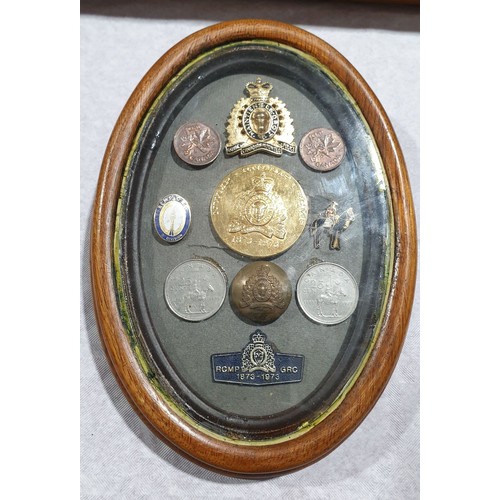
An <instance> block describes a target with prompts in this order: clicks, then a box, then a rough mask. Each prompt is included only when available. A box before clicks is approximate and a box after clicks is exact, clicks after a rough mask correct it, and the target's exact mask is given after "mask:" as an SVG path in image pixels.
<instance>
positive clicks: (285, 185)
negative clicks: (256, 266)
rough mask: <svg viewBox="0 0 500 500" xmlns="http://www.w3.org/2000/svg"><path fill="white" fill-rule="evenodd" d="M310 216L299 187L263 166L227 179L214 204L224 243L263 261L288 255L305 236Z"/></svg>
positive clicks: (236, 172)
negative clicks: (308, 216) (302, 235)
mask: <svg viewBox="0 0 500 500" xmlns="http://www.w3.org/2000/svg"><path fill="white" fill-rule="evenodd" d="M307 211H308V208H307V198H306V195H305V194H304V191H303V190H302V188H301V187H300V184H299V183H298V182H297V181H296V180H295V179H294V178H293V177H292V176H291V175H290V174H289V173H288V172H285V171H284V170H282V169H281V168H278V167H275V166H274V165H263V164H253V165H246V166H244V167H240V168H237V169H236V170H233V171H232V172H231V173H230V174H228V175H226V177H224V179H222V181H221V182H220V183H219V185H218V186H217V187H216V189H215V192H214V194H213V196H212V202H211V204H210V216H211V219H212V225H213V227H214V229H215V231H216V233H217V234H218V236H219V237H220V239H221V240H222V241H223V242H224V243H225V244H226V245H227V246H228V247H229V248H231V249H232V250H234V251H235V252H238V253H239V254H241V255H246V256H248V257H260V258H262V257H271V256H273V255H278V254H280V253H282V252H284V251H285V250H288V249H289V248H290V247H291V246H292V245H293V244H294V243H295V242H296V241H297V240H298V239H299V237H300V235H301V234H302V232H303V231H304V228H305V226H306V222H307V213H308V212H307Z"/></svg>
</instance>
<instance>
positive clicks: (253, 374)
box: [212, 330, 304, 385]
mask: <svg viewBox="0 0 500 500" xmlns="http://www.w3.org/2000/svg"><path fill="white" fill-rule="evenodd" d="M303 368H304V356H302V355H298V354H282V353H279V352H276V350H275V347H273V345H272V344H271V343H269V342H268V341H267V336H266V334H265V333H264V332H262V330H255V332H254V333H252V335H250V342H248V344H247V345H246V346H245V347H244V349H243V350H242V351H241V352H229V353H226V354H213V355H212V374H213V379H214V382H224V383H226V384H240V385H272V384H290V383H293V382H301V381H302V371H303Z"/></svg>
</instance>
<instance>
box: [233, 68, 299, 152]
mask: <svg viewBox="0 0 500 500" xmlns="http://www.w3.org/2000/svg"><path fill="white" fill-rule="evenodd" d="M272 88H273V86H272V85H271V84H270V83H269V82H262V80H261V79H260V78H257V79H256V80H255V82H249V83H247V84H246V89H247V91H248V94H249V97H243V98H241V99H240V100H239V101H238V102H237V103H236V104H235V105H234V107H233V109H232V111H231V114H230V115H229V120H228V126H227V128H226V131H227V141H226V153H227V154H228V155H229V156H233V155H236V154H238V153H239V154H240V155H241V156H250V155H252V154H254V153H258V152H259V151H263V152H266V153H270V154H272V155H275V156H281V154H282V153H283V151H286V152H287V153H290V154H295V153H296V152H297V145H296V144H295V142H293V132H294V128H293V126H292V121H293V120H292V119H291V118H290V113H289V112H288V110H287V109H286V107H285V104H284V103H283V102H282V101H281V100H280V99H278V98H276V97H269V93H270V92H271V90H272Z"/></svg>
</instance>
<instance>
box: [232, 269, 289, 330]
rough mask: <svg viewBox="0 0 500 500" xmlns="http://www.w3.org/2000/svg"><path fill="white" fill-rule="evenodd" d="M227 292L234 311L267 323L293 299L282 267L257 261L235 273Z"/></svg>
mask: <svg viewBox="0 0 500 500" xmlns="http://www.w3.org/2000/svg"><path fill="white" fill-rule="evenodd" d="M229 294H230V295H229V298H230V302H231V306H232V307H233V309H234V310H235V312H236V313H237V314H239V315H240V316H242V317H244V318H247V319H249V320H250V321H253V322H254V323H259V324H267V323H272V322H273V321H276V320H277V319H278V318H279V317H280V316H281V315H282V314H283V313H284V312H285V311H286V309H287V307H288V305H289V304H290V300H291V299H292V285H291V283H290V280H289V279H288V277H287V275H286V273H285V271H283V269H281V267H279V266H277V265H276V264H273V263H272V262H266V261H258V262H252V263H251V264H247V265H246V266H245V267H244V268H243V269H241V270H240V271H239V272H238V273H237V274H236V276H235V277H234V279H233V282H232V284H231V290H230V292H229Z"/></svg>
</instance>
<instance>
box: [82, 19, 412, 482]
mask: <svg viewBox="0 0 500 500" xmlns="http://www.w3.org/2000/svg"><path fill="white" fill-rule="evenodd" d="M251 39H268V40H272V41H274V42H279V43H283V44H286V45H289V46H291V47H294V48H297V49H299V50H301V51H303V52H305V53H308V54H310V55H312V56H313V57H315V58H316V59H318V60H319V62H321V63H322V64H324V65H325V66H326V67H328V68H329V69H330V70H331V71H332V72H333V73H334V74H335V75H336V76H337V77H338V78H339V80H340V81H341V82H342V83H343V84H344V85H345V87H346V88H347V90H348V91H349V93H350V94H351V95H352V96H353V98H354V99H355V100H356V102H357V104H358V106H359V107H360V109H361V111H362V113H363V114H364V116H365V118H366V120H367V122H368V125H369V126H370V128H371V130H372V131H373V134H374V137H375V141H376V143H377V145H378V148H379V150H380V154H381V157H382V160H383V163H384V165H385V169H386V174H387V178H388V181H389V185H390V190H391V196H392V203H393V210H394V223H395V254H396V255H395V260H394V269H393V280H392V289H391V292H390V296H389V301H388V304H387V311H386V315H385V320H384V322H383V325H382V328H381V331H380V335H379V338H378V340H377V343H376V345H375V347H374V349H373V352H372V354H371V356H370V358H369V359H368V361H367V364H366V366H365V368H364V370H363V371H362V373H361V374H360V376H359V378H358V380H357V381H356V383H355V384H354V386H353V387H352V389H351V390H350V391H349V393H348V394H347V395H346V397H345V400H344V402H343V403H342V404H341V405H340V407H339V408H338V409H337V410H336V411H334V412H332V414H330V415H329V416H328V417H327V418H325V419H324V420H323V421H322V422H321V423H319V424H318V425H316V426H315V427H313V428H312V429H311V430H310V431H309V432H307V433H306V434H304V435H302V436H300V437H297V438H295V439H293V440H290V441H287V442H282V443H278V444H273V445H267V446H266V445H264V446H255V447H250V446H244V445H241V446H240V445H235V444H232V443H227V442H224V441H221V440H219V439H216V438H213V437H211V436H209V435H208V434H206V433H204V432H202V431H200V430H198V429H196V428H194V427H192V426H191V425H189V424H188V423H187V422H186V421H185V420H184V419H182V418H180V417H179V416H178V415H177V414H176V413H175V412H174V411H172V409H171V408H170V407H169V406H168V405H167V404H166V403H165V401H164V400H163V398H162V397H161V396H160V395H159V394H158V393H157V392H156V391H155V390H154V388H152V387H151V385H150V384H149V381H148V379H147V377H146V376H145V375H144V373H143V372H142V370H141V368H140V367H139V366H138V364H137V362H136V359H135V357H134V354H133V352H132V350H131V348H130V345H129V340H128V337H127V334H126V333H125V331H124V329H123V326H122V322H121V318H120V313H119V309H118V304H117V300H116V295H115V294H116V291H115V282H114V273H113V238H114V229H115V217H116V206H117V201H118V197H119V193H120V187H121V182H122V175H123V171H124V168H125V164H126V161H127V158H128V154H129V151H130V149H131V147H132V143H133V140H134V137H135V134H136V132H137V130H138V127H139V125H140V123H141V120H142V118H143V117H144V115H145V113H146V112H147V110H148V109H149V107H150V106H151V105H152V103H153V101H154V99H155V98H156V97H157V95H158V94H159V92H160V91H161V89H162V88H163V86H164V85H165V84H166V83H167V82H168V81H169V80H170V79H171V78H172V77H173V76H174V75H175V74H176V73H177V72H178V71H179V70H180V69H182V67H183V66H184V65H185V64H186V63H187V62H189V61H191V60H192V59H193V58H195V57H196V56H198V55H200V54H202V53H204V52H206V51H207V50H210V49H212V48H215V47H217V46H220V45H223V44H226V43H229V42H235V41H240V40H251ZM416 241H417V240H416V225H415V215H414V211H413V202H412V196H411V191H410V186H409V181H408V176H407V172H406V167H405V163H404V158H403V154H402V152H401V149H400V146H399V144H398V141H397V138H396V135H395V133H394V130H393V128H392V126H391V124H390V121H389V119H388V117H387V115H386V113H385V111H384V109H383V108H382V106H381V104H380V103H379V101H378V99H377V98H376V97H375V95H374V94H373V92H372V90H371V89H370V88H369V86H368V85H367V83H366V82H365V81H364V80H363V79H362V77H361V76H360V75H359V73H358V72H357V71H356V70H355V69H354V68H353V66H352V65H351V64H350V63H349V62H348V61H347V60H346V59H345V58H344V57H343V56H342V55H340V54H339V53H338V52H337V51H336V50H335V49H333V48H332V47H331V46H329V45H328V44H326V43H325V42H324V41H322V40H321V39H319V38H317V37H316V36H314V35H312V34H310V33H308V32H306V31H304V30H302V29H300V28H297V27H294V26H291V25H288V24H284V23H280V22H274V21H263V20H255V19H251V20H239V21H229V22H224V23H220V24H217V25H214V26H211V27H209V28H206V29H203V30H201V31H198V32H196V33H194V34H192V35H190V36H189V37H187V38H186V39H184V40H183V41H181V42H180V43H178V44H177V45H175V46H174V47H172V48H171V49H170V50H169V51H168V52H167V53H166V54H165V55H164V56H162V57H161V58H160V59H159V60H158V61H157V62H156V63H155V64H154V65H153V67H152V68H151V69H150V71H149V72H148V73H147V74H146V75H145V76H144V78H143V79H142V80H141V82H140V83H139V85H138V86H137V88H136V89H135V91H134V92H133V94H132V96H131V97H130V99H129V100H128V102H127V103H126V105H125V107H124V109H123V111H122V113H121V115H120V117H119V118H118V121H117V123H116V125H115V128H114V130H113V133H112V135H111V138H110V140H109V143H108V146H107V149H106V153H105V155H104V159H103V164H102V168H101V173H100V176H99V181H98V186H97V194H96V198H95V202H94V211H93V223H92V237H91V272H92V289H93V297H94V306H95V312H96V318H97V323H98V326H99V331H100V334H101V338H102V342H103V345H104V348H105V351H106V354H107V356H108V359H109V360H110V364H111V366H112V368H113V371H114V373H115V375H116V378H117V380H118V381H119V384H120V386H121V387H122V389H123V390H124V392H125V394H126V396H127V398H128V399H129V401H130V402H131V404H132V405H133V407H134V409H135V410H136V411H137V412H138V413H139V415H140V416H141V418H142V419H143V420H144V421H145V422H146V423H147V424H148V426H149V427H150V428H151V429H153V431H154V432H155V433H156V434H157V435H158V436H160V437H161V438H162V439H163V440H164V441H165V442H166V443H168V444H169V445H171V446H172V447H173V448H175V449H177V451H181V452H182V454H183V455H185V456H188V457H189V458H191V459H193V460H194V461H197V462H198V463H201V464H202V465H204V466H206V467H208V468H210V469H212V470H217V471H218V472H224V473H227V474H230V475H238V476H243V477H249V476H250V477H263V476H268V475H276V474H279V473H284V472H290V471H293V470H297V469H299V468H302V467H304V466H306V465H309V464H311V463H313V462H315V461H317V460H319V459H320V458H322V457H323V456H324V455H326V454H327V453H329V452H330V451H332V450H333V449H334V448H335V447H337V446H338V445H339V444H340V443H341V442H342V441H343V440H344V439H346V438H347V437H348V436H349V435H350V434H351V433H352V432H353V431H354V430H355V429H356V427H357V426H358V425H359V424H360V423H361V421H362V420H363V419H364V418H365V417H366V415H367V414H368V413H369V411H370V410H371V408H372V407H373V405H374V404H375V403H376V401H377V399H378V398H379V396H380V395H381V393H382V391H383V389H384V387H385V385H386V383H387V382H388V380H389V377H390V375H391V373H392V371H393V369H394V367H395V364H396V361H397V359H398V357H399V353H400V351H401V348H402V345H403V341H404V337H405V334H406V330H407V327H408V322H409V318H410V314H411V307H412V302H413V294H414V286H415V279H416V260H417V259H416V252H417V249H416Z"/></svg>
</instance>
